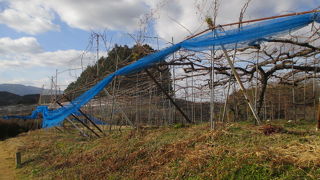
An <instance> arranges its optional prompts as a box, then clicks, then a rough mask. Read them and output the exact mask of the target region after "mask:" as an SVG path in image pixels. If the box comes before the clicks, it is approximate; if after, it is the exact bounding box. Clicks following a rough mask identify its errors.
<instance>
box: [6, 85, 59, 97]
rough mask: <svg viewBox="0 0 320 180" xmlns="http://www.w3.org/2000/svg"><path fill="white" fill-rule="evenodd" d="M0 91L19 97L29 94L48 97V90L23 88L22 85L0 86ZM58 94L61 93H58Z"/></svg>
mask: <svg viewBox="0 0 320 180" xmlns="http://www.w3.org/2000/svg"><path fill="white" fill-rule="evenodd" d="M0 91H6V92H9V93H13V94H17V95H19V96H24V95H29V94H43V95H49V94H51V93H50V90H49V89H42V88H38V87H34V86H25V85H22V84H0ZM58 93H59V94H61V93H63V91H59V92H58Z"/></svg>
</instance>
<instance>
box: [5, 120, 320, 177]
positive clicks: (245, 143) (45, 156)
mask: <svg viewBox="0 0 320 180" xmlns="http://www.w3.org/2000/svg"><path fill="white" fill-rule="evenodd" d="M271 124H272V125H271ZM319 135H320V132H317V131H316V129H315V123H311V122H286V121H277V122H271V123H270V124H269V125H263V126H254V125H252V123H248V122H242V123H232V124H226V125H224V126H222V125H221V126H220V127H219V129H218V130H215V131H211V130H210V128H209V124H199V125H190V126H184V125H181V124H177V125H175V126H170V127H161V128H151V127H150V128H148V127H145V128H141V129H139V130H128V129H127V130H122V131H121V132H120V131H116V130H115V131H113V132H111V133H110V132H108V133H107V136H106V137H103V138H94V139H88V138H84V137H81V136H79V135H78V134H77V133H70V132H64V133H61V132H58V131H55V130H54V129H50V130H46V129H42V130H35V131H31V132H28V133H24V134H21V135H20V136H18V137H16V138H11V139H7V140H6V141H2V142H1V143H0V149H2V148H7V147H10V148H11V149H10V152H11V153H12V156H13V153H14V152H15V151H16V150H19V151H21V152H22V160H23V166H22V168H20V169H17V170H16V171H17V174H18V176H17V177H20V178H21V179H317V178H320V156H319V153H320V146H319V145H320V137H319ZM12 160H13V159H12Z"/></svg>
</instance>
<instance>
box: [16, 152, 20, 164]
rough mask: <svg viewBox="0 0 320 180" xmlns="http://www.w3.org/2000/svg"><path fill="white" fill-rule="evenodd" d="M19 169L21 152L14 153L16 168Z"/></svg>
mask: <svg viewBox="0 0 320 180" xmlns="http://www.w3.org/2000/svg"><path fill="white" fill-rule="evenodd" d="M20 167H21V152H16V168H20Z"/></svg>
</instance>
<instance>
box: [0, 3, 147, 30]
mask: <svg viewBox="0 0 320 180" xmlns="http://www.w3.org/2000/svg"><path fill="white" fill-rule="evenodd" d="M4 1H5V2H6V3H7V4H8V6H7V8H5V9H4V10H3V11H2V12H1V13H0V23H2V24H6V25H7V26H9V27H10V28H12V29H15V30H16V31H19V32H25V33H28V34H38V33H42V32H46V31H50V30H55V31H56V30H59V25H57V24H55V23H54V20H56V19H57V18H60V20H62V21H63V22H65V23H66V24H68V25H69V26H70V27H73V28H78V29H82V30H89V31H90V30H101V29H111V30H123V31H134V30H136V29H138V28H139V23H140V19H141V17H142V16H143V15H144V14H145V13H146V12H147V11H148V6H147V5H146V4H145V3H144V2H143V1H142V0H135V1H132V0H96V1H88V0H46V1H43V0H29V1H28V2H26V1H25V0H10V1H9V0H4Z"/></svg>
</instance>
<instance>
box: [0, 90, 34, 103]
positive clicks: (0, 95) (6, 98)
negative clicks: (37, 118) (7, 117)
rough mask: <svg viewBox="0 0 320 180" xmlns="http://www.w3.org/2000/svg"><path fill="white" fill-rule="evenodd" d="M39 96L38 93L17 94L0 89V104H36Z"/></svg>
mask: <svg viewBox="0 0 320 180" xmlns="http://www.w3.org/2000/svg"><path fill="white" fill-rule="evenodd" d="M39 97H40V95H39V94H29V95H24V96H19V95H16V94H13V93H10V92H2V91H0V106H9V105H17V104H25V105H28V104H37V103H38V101H39Z"/></svg>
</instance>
